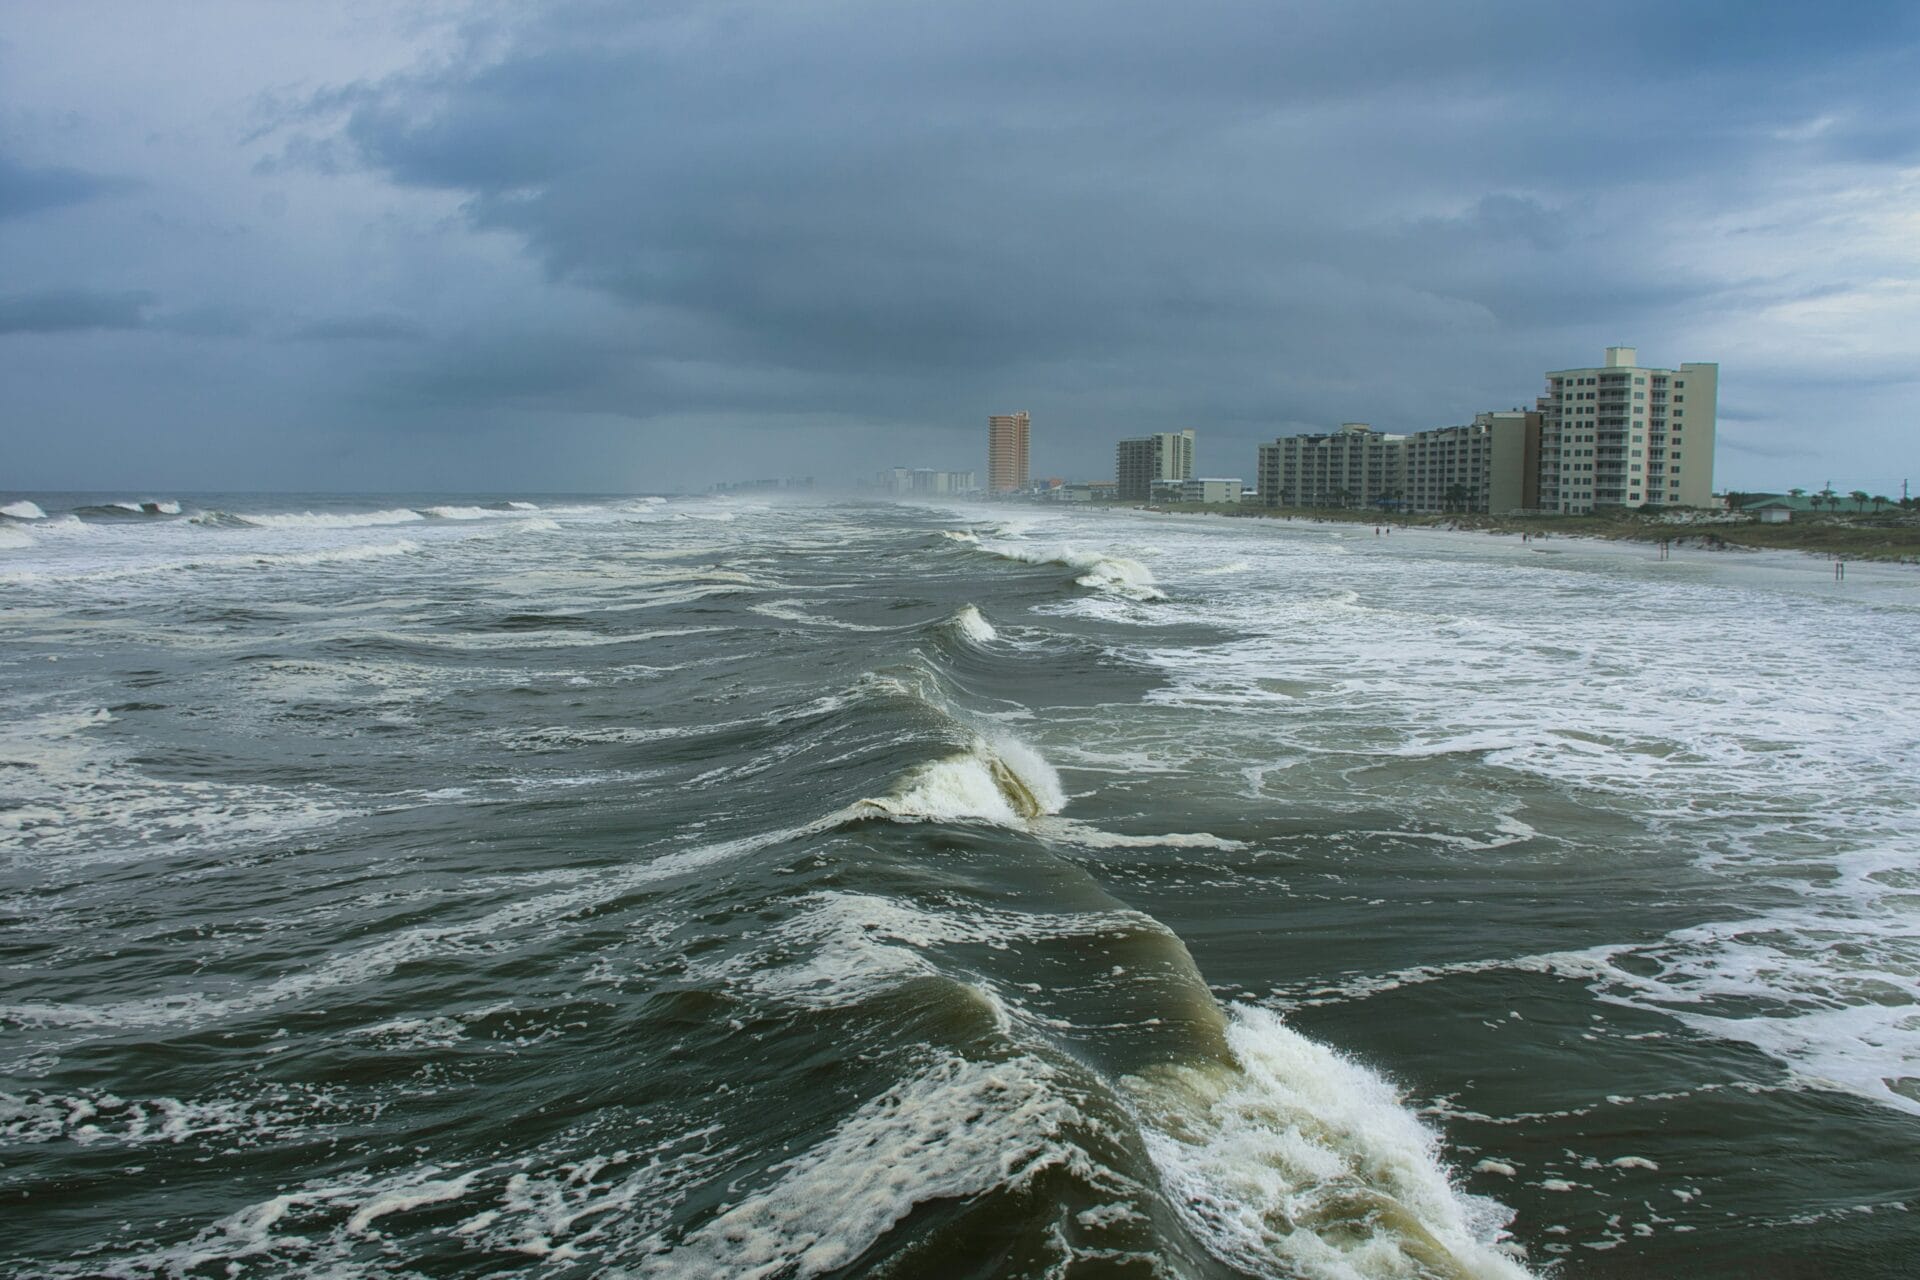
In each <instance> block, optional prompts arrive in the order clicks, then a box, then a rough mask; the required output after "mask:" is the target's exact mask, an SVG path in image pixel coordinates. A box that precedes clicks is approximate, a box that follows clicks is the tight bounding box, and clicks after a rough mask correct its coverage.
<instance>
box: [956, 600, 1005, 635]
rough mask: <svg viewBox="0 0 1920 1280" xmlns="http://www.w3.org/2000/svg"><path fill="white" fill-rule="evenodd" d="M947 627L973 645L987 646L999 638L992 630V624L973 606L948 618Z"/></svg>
mask: <svg viewBox="0 0 1920 1280" xmlns="http://www.w3.org/2000/svg"><path fill="white" fill-rule="evenodd" d="M947 626H948V627H949V628H950V629H951V630H953V631H954V632H955V633H957V634H958V635H960V636H961V637H963V638H964V639H967V640H971V641H972V642H973V643H974V644H989V643H991V642H993V641H995V640H998V639H999V638H1000V633H999V632H998V631H996V630H994V627H993V624H992V623H991V622H988V621H987V620H986V618H985V617H984V616H983V615H982V614H981V612H980V610H979V609H977V608H975V607H974V606H973V605H967V606H965V607H964V608H962V609H961V610H960V611H959V612H958V613H956V614H954V615H953V616H952V617H951V618H948V619H947Z"/></svg>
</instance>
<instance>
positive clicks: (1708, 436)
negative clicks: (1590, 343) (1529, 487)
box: [1539, 347, 1720, 515]
mask: <svg viewBox="0 0 1920 1280" xmlns="http://www.w3.org/2000/svg"><path fill="white" fill-rule="evenodd" d="M1719 400H1720V366H1719V365H1718V364H1683V365H1681V366H1680V367H1679V368H1678V369H1653V368H1649V367H1647V366H1645V365H1642V364H1641V363H1639V353H1638V352H1637V351H1636V350H1635V349H1634V348H1632V347H1608V348H1607V355H1606V361H1605V363H1604V364H1602V365H1600V366H1599V367H1597V368H1592V369H1556V370H1554V371H1553V372H1551V373H1549V374H1547V394H1546V395H1544V396H1542V397H1541V398H1540V401H1539V405H1540V413H1541V431H1540V505H1541V506H1543V507H1545V508H1546V509H1547V510H1549V511H1558V512H1562V513H1564V514H1567V515H1580V514H1584V513H1586V512H1590V511H1593V510H1596V509H1598V508H1604V507H1653V506H1668V507H1704V506H1708V505H1710V503H1711V502H1712V497H1713V448H1714V440H1713V437H1714V427H1715V420H1716V417H1717V411H1718V408H1719Z"/></svg>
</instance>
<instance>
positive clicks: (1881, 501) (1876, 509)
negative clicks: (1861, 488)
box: [1869, 493, 1893, 515]
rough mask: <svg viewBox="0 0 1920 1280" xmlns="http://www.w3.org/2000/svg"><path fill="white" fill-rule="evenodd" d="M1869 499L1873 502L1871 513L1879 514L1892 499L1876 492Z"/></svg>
mask: <svg viewBox="0 0 1920 1280" xmlns="http://www.w3.org/2000/svg"><path fill="white" fill-rule="evenodd" d="M1869 501H1871V502H1872V503H1873V514H1875V515H1879V514H1880V512H1881V511H1882V510H1884V509H1885V508H1886V506H1887V504H1888V503H1890V502H1892V501H1893V499H1892V498H1889V497H1888V496H1887V495H1886V494H1884V493H1876V494H1874V495H1873V497H1872V498H1871V499H1869Z"/></svg>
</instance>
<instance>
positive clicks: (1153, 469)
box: [1114, 427, 1193, 502]
mask: <svg viewBox="0 0 1920 1280" xmlns="http://www.w3.org/2000/svg"><path fill="white" fill-rule="evenodd" d="M1114 475H1115V478H1116V480H1117V482H1118V484H1119V486H1120V501H1122V502H1145V501H1146V500H1147V499H1148V498H1151V497H1152V496H1153V486H1154V484H1155V483H1156V482H1170V483H1175V484H1178V483H1179V482H1180V481H1183V480H1191V479H1193V428H1192V427H1188V428H1187V429H1186V430H1185V431H1161V432H1157V433H1155V434H1153V435H1150V436H1141V437H1140V438H1138V439H1135V440H1122V441H1121V442H1120V444H1119V446H1118V447H1117V448H1116V449H1115V450H1114Z"/></svg>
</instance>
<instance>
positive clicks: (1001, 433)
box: [987, 412, 1029, 493]
mask: <svg viewBox="0 0 1920 1280" xmlns="http://www.w3.org/2000/svg"><path fill="white" fill-rule="evenodd" d="M1028 425H1029V419H1028V417H1027V415H1026V413H1025V412H1021V413H996V414H994V415H992V416H991V417H989V418H988V419H987V487H988V488H989V489H991V490H992V491H993V492H994V493H1015V492H1018V491H1019V490H1021V489H1024V488H1026V487H1027V442H1028Z"/></svg>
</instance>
